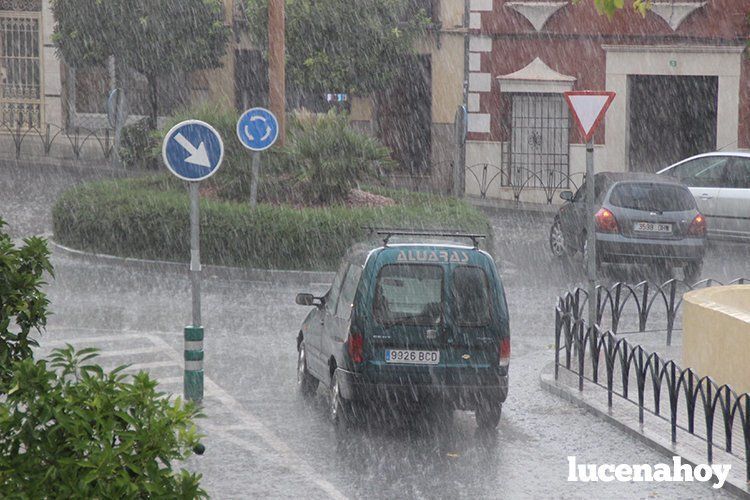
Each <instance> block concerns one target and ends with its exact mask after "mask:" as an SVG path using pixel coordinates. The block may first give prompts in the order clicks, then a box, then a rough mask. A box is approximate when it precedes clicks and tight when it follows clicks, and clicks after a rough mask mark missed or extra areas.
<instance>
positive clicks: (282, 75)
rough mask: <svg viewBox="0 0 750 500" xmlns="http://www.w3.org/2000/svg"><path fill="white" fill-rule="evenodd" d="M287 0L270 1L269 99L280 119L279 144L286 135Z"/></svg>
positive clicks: (281, 144)
mask: <svg viewBox="0 0 750 500" xmlns="http://www.w3.org/2000/svg"><path fill="white" fill-rule="evenodd" d="M284 2H285V0H269V2H268V100H269V107H270V108H271V112H272V113H273V114H274V115H276V119H277V120H278V121H279V141H278V142H279V146H283V145H284V138H285V137H286V125H285V123H286V117H285V113H286V66H285V52H286V34H285V29H286V25H285V12H284V9H285V6H284Z"/></svg>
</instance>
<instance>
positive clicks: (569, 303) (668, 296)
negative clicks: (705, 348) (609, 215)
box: [558, 278, 750, 346]
mask: <svg viewBox="0 0 750 500" xmlns="http://www.w3.org/2000/svg"><path fill="white" fill-rule="evenodd" d="M748 283H750V278H736V279H734V280H732V281H731V282H729V283H726V285H744V284H748ZM716 285H719V286H723V285H725V283H722V282H720V281H718V280H715V279H711V278H709V279H704V280H701V281H698V282H697V283H694V284H692V285H691V284H689V283H686V282H684V281H680V280H676V279H671V280H669V281H666V282H664V283H662V284H660V285H658V284H656V285H655V284H653V283H650V282H648V281H641V282H640V283H638V284H636V285H632V284H628V283H622V282H618V283H615V284H614V285H612V286H611V287H609V288H607V287H606V286H604V285H598V286H597V287H596V321H595V323H596V324H597V325H598V326H599V327H600V328H607V330H609V331H611V332H612V333H614V334H616V335H617V334H620V335H622V334H627V333H636V332H637V333H643V332H645V331H646V329H647V327H648V323H649V315H651V316H652V317H653V316H655V315H660V316H659V319H663V320H664V321H665V325H664V328H663V329H661V330H663V331H665V332H666V335H667V345H668V346H669V345H672V333H673V332H674V331H675V330H676V329H677V324H676V321H677V317H678V316H677V313H678V312H679V310H680V307H681V306H682V302H683V300H682V295H683V294H684V293H685V292H687V291H690V290H695V289H698V288H707V287H710V286H716ZM588 300H589V296H588V292H587V291H586V290H585V289H584V288H580V287H577V288H575V289H573V290H572V291H570V292H568V293H566V294H565V295H563V296H562V297H560V298H559V303H558V308H560V310H562V311H563V312H564V313H565V314H569V315H571V317H572V318H573V319H574V320H575V321H578V320H583V319H584V313H585V312H586V310H587V307H586V305H587V304H588ZM655 305H658V306H659V307H660V308H661V309H657V310H655V309H654V306H655ZM628 311H630V312H631V313H632V316H633V317H634V318H635V319H636V320H637V326H636V329H634V330H631V331H623V330H622V329H621V325H622V321H623V319H624V318H625V317H626V315H625V313H626V312H628ZM651 326H653V321H652V322H651Z"/></svg>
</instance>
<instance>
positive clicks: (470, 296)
mask: <svg viewBox="0 0 750 500" xmlns="http://www.w3.org/2000/svg"><path fill="white" fill-rule="evenodd" d="M453 298H454V300H455V307H456V309H455V313H454V314H455V320H456V323H457V324H459V325H461V326H486V325H488V324H489V322H490V311H491V310H492V308H491V307H490V286H489V281H488V280H487V274H486V273H485V272H484V269H481V268H479V267H469V266H459V267H457V268H455V270H454V271H453Z"/></svg>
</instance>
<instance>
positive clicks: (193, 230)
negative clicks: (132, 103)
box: [162, 120, 224, 403]
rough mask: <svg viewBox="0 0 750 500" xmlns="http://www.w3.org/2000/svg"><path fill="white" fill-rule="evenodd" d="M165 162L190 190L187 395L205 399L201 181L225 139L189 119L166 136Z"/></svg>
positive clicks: (211, 168)
mask: <svg viewBox="0 0 750 500" xmlns="http://www.w3.org/2000/svg"><path fill="white" fill-rule="evenodd" d="M162 157H163V159H164V163H165V165H166V166H167V168H168V169H169V171H170V172H172V173H173V174H174V175H175V176H176V177H178V178H179V179H182V180H184V181H187V182H188V183H189V190H190V285H191V289H192V324H191V325H190V326H187V327H185V332H184V333H185V373H184V393H185V399H187V400H190V401H195V402H198V403H200V402H201V401H202V400H203V324H202V321H201V254H200V192H199V188H200V181H203V180H206V179H208V178H209V177H211V176H212V175H213V174H215V173H216V171H217V170H218V169H219V166H220V165H221V162H222V160H223V159H224V143H223V141H222V140H221V136H220V135H219V133H218V132H217V131H216V129H214V128H213V127H212V126H211V125H209V124H208V123H205V122H202V121H199V120H187V121H184V122H181V123H178V124H177V125H175V126H174V127H172V129H171V130H170V131H169V132H168V133H167V135H166V136H165V137H164V144H163V145H162Z"/></svg>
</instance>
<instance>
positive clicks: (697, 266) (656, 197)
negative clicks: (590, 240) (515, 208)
mask: <svg viewBox="0 0 750 500" xmlns="http://www.w3.org/2000/svg"><path fill="white" fill-rule="evenodd" d="M594 179H595V182H594V193H595V194H594V205H595V210H596V216H595V218H594V219H595V226H596V260H597V267H599V266H600V265H601V264H604V263H631V264H653V265H656V266H658V267H659V268H661V269H664V270H666V271H668V272H669V274H671V272H672V268H674V267H682V269H683V274H684V277H685V280H686V281H689V282H691V283H694V282H696V281H698V278H699V277H700V274H701V269H702V266H703V256H704V254H705V244H704V243H705V236H706V221H705V219H704V218H703V216H702V215H701V214H700V212H699V211H698V209H697V208H696V204H695V199H693V196H691V194H690V192H689V191H688V189H687V188H686V187H685V186H684V185H682V184H680V183H679V182H677V181H676V180H674V179H671V178H669V177H664V176H658V175H654V174H638V173H629V172H601V173H598V174H596V175H595V176H594ZM560 197H561V198H562V199H564V200H566V203H565V204H563V205H562V206H561V207H560V210H559V211H558V213H557V215H556V216H555V220H554V223H553V225H552V228H551V230H550V249H551V250H552V253H553V255H554V256H555V257H558V258H563V257H566V256H568V255H570V254H572V253H575V252H581V253H582V254H583V258H584V262H585V261H586V254H587V253H588V252H587V239H586V220H587V218H588V216H587V213H588V211H587V204H586V183H584V185H583V186H581V188H580V189H578V191H577V192H576V193H575V194H573V192H571V191H563V192H561V193H560Z"/></svg>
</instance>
